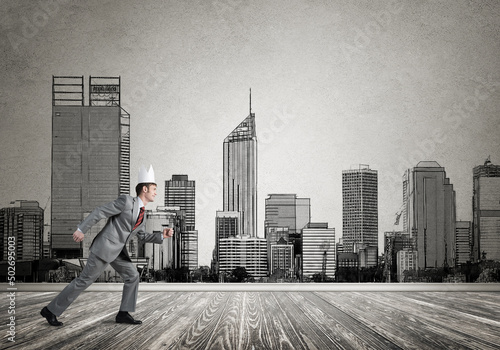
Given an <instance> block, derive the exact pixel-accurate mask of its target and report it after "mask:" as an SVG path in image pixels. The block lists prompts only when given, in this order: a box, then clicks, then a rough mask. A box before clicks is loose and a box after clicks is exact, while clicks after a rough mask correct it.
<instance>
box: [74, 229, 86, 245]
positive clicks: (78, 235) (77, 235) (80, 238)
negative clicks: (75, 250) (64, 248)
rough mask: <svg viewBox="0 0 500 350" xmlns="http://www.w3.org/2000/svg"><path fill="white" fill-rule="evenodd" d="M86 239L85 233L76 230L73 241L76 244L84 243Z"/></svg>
mask: <svg viewBox="0 0 500 350" xmlns="http://www.w3.org/2000/svg"><path fill="white" fill-rule="evenodd" d="M84 237H85V235H84V234H83V233H81V232H80V230H76V231H75V233H73V240H74V241H75V242H81V241H83V238H84Z"/></svg>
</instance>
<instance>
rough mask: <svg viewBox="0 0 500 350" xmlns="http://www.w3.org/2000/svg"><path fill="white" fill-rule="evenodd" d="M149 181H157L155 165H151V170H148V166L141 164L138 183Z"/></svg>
mask: <svg viewBox="0 0 500 350" xmlns="http://www.w3.org/2000/svg"><path fill="white" fill-rule="evenodd" d="M148 182H153V183H156V181H155V171H154V170H153V166H152V165H150V166H149V170H146V167H145V166H144V165H141V167H140V168H139V179H138V181H137V183H140V184H141V183H148Z"/></svg>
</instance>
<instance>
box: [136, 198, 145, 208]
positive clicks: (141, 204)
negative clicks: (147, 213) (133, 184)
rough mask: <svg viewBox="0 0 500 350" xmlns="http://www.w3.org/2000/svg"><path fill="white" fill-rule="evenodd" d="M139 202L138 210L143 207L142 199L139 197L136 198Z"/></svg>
mask: <svg viewBox="0 0 500 350" xmlns="http://www.w3.org/2000/svg"><path fill="white" fill-rule="evenodd" d="M137 199H138V200H139V208H141V207H144V203H143V202H142V199H141V198H140V197H137Z"/></svg>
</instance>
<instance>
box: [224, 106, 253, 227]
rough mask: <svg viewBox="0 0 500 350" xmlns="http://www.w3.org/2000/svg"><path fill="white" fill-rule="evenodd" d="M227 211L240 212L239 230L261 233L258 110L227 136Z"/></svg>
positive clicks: (225, 201)
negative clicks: (258, 200)
mask: <svg viewBox="0 0 500 350" xmlns="http://www.w3.org/2000/svg"><path fill="white" fill-rule="evenodd" d="M223 156H224V169H223V171H224V198H223V206H224V211H225V212H229V211H232V212H239V213H240V220H239V224H238V226H239V227H238V233H239V234H244V235H249V236H250V237H257V136H256V134H255V113H252V109H251V107H250V114H249V115H248V117H246V118H245V119H244V120H243V121H242V122H241V123H240V124H239V125H238V126H237V127H236V128H235V129H234V130H233V131H232V132H231V133H230V134H229V135H228V136H227V137H226V138H225V139H224V152H223Z"/></svg>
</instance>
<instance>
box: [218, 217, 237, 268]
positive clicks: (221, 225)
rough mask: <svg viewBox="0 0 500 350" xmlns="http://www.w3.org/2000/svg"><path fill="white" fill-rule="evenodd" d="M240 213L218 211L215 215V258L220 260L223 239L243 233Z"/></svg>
mask: <svg viewBox="0 0 500 350" xmlns="http://www.w3.org/2000/svg"><path fill="white" fill-rule="evenodd" d="M239 222H240V213H239V212H237V211H218V212H217V214H216V217H215V251H214V258H215V259H216V260H217V261H219V260H220V251H219V250H220V249H219V248H220V242H221V240H222V239H225V238H229V237H235V236H239V235H241V233H240V231H239Z"/></svg>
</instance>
